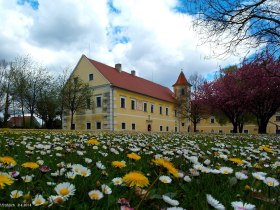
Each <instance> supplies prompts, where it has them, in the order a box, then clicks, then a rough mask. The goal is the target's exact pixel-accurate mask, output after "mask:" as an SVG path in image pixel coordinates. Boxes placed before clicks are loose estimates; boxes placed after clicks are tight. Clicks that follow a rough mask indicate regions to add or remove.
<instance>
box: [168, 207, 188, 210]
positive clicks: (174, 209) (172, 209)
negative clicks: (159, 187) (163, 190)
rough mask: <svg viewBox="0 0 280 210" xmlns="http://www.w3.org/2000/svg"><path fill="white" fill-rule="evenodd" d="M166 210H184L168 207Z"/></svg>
mask: <svg viewBox="0 0 280 210" xmlns="http://www.w3.org/2000/svg"><path fill="white" fill-rule="evenodd" d="M166 210H185V209H183V208H182V207H168V208H167V209H166Z"/></svg>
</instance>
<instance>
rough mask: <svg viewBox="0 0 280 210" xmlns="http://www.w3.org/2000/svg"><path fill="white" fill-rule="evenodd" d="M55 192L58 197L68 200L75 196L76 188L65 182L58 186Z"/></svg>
mask: <svg viewBox="0 0 280 210" xmlns="http://www.w3.org/2000/svg"><path fill="white" fill-rule="evenodd" d="M54 190H55V191H56V193H57V194H58V195H60V196H63V197H65V198H68V197H70V196H71V195H74V194H75V191H76V188H75V186H74V185H73V184H71V183H69V182H63V183H60V184H58V185H57V186H56V187H55V188H54Z"/></svg>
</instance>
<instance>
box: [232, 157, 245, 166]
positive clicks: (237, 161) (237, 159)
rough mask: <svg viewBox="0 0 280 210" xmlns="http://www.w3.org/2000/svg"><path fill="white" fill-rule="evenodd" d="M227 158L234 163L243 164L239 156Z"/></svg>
mask: <svg viewBox="0 0 280 210" xmlns="http://www.w3.org/2000/svg"><path fill="white" fill-rule="evenodd" d="M228 160H229V161H231V162H233V163H236V164H240V165H243V164H244V161H243V160H241V159H240V158H229V159H228Z"/></svg>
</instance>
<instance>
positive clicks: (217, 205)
mask: <svg viewBox="0 0 280 210" xmlns="http://www.w3.org/2000/svg"><path fill="white" fill-rule="evenodd" d="M206 199H207V202H208V204H209V205H211V206H212V207H213V208H215V209H218V210H224V209H225V207H224V205H223V204H221V203H220V202H219V201H217V200H216V199H214V198H213V196H212V195H209V194H207V195H206Z"/></svg>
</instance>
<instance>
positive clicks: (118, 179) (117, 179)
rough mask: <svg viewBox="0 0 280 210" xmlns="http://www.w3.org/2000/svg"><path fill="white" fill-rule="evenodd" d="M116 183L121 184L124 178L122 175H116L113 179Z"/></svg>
mask: <svg viewBox="0 0 280 210" xmlns="http://www.w3.org/2000/svg"><path fill="white" fill-rule="evenodd" d="M112 182H113V184H114V185H121V184H122V183H123V180H122V178H121V177H116V178H114V179H113V180H112Z"/></svg>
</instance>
